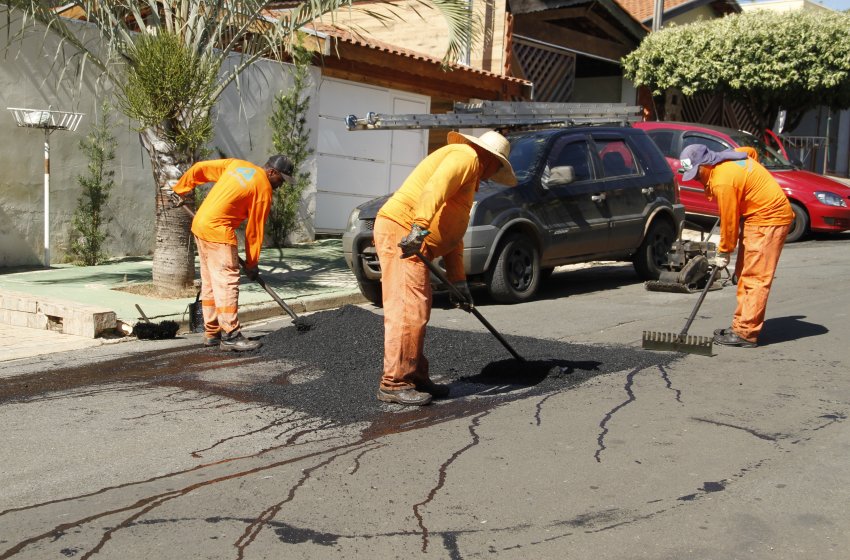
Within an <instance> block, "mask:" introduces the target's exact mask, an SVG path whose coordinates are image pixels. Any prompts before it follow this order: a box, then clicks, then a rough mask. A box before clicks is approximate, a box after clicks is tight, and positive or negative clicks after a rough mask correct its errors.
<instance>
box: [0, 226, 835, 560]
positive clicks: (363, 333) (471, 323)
mask: <svg viewBox="0 0 850 560" xmlns="http://www.w3.org/2000/svg"><path fill="white" fill-rule="evenodd" d="M848 240H850V236H846V235H845V236H843V237H841V238H837V239H819V240H813V241H807V242H804V243H799V244H794V245H790V246H788V247H786V249H785V251H784V252H783V256H782V259H781V261H780V265H779V270H778V274H777V280H776V282H775V283H774V288H773V291H772V293H771V300H770V303H769V305H768V312H767V325H766V328H765V331H764V334H763V336H762V340H761V341H760V342H761V345H760V346H759V347H758V348H755V349H739V348H724V347H718V346H715V348H714V354H715V355H714V356H712V357H705V356H694V355H684V354H672V353H656V352H649V351H645V350H642V349H641V348H640V344H641V335H642V331H643V330H654V331H671V332H678V331H679V330H680V329H681V326H682V324H683V323H684V321H685V319H686V318H687V315H688V314H689V312H690V308H691V306H692V305H693V303H694V302H695V298H696V297H697V296H696V295H695V294H671V293H657V292H653V293H651V292H647V291H645V290H644V289H643V286H642V285H641V284H639V283H638V282H637V280H636V278H635V276H634V273H633V271H632V269H631V267H630V266H629V265H627V264H623V263H605V264H601V265H599V266H596V267H590V268H582V269H572V270H563V271H556V272H555V273H554V275H553V276H552V279H551V281H550V282H549V283H548V284H547V286H546V288H545V289H544V290H543V293H542V294H541V297H540V298H538V299H537V300H536V301H533V302H529V303H526V304H522V305H516V306H500V305H493V304H489V303H487V302H486V301H484V298H483V297H482V298H481V300H482V301H481V302H480V307H479V310H480V311H481V313H482V314H483V315H484V316H485V317H486V318H487V319H488V320H489V321H490V322H491V323H492V324H493V325H494V326H495V327H496V328H497V329H499V330H500V331H501V332H502V333H504V334H505V335H506V337H507V338H508V340H509V341H510V342H511V344H512V345H514V346H515V348H516V349H517V351H518V352H519V353H520V354H521V355H523V356H525V357H527V359H528V360H529V363H528V364H526V366H525V367H524V368H523V367H521V366H520V365H519V364H517V363H516V362H515V361H514V360H512V359H511V358H510V356H509V355H507V354H506V352H505V350H504V348H502V347H501V346H500V345H499V344H498V342H496V341H495V340H494V339H493V338H492V336H491V335H489V333H487V331H486V330H485V329H484V328H483V326H482V325H480V323H478V322H477V321H476V320H475V318H474V317H472V316H470V315H468V314H465V313H463V312H461V311H457V310H443V309H435V310H434V314H433V318H432V322H431V325H432V327H433V328H431V329H430V332H429V339H428V341H426V355H428V356H429V358H431V368H432V375H434V376H435V377H438V378H440V379H441V380H443V381H446V382H450V383H451V386H452V390H453V397H452V398H450V399H448V400H445V401H440V402H436V403H435V404H434V405H432V406H429V407H425V408H422V409H405V408H403V407H400V406H397V405H386V404H382V403H378V402H377V401H376V400H374V398H373V393H374V389H375V387H376V386H377V381H378V372H379V368H380V354H381V340H380V338H379V334H380V324H381V323H380V320H381V318H380V310H379V309H375V308H373V307H371V306H362V307H357V308H343V309H340V310H334V311H327V312H321V313H318V314H314V315H312V316H311V318H312V319H313V321H315V324H316V326H315V328H314V329H313V330H311V331H310V332H309V333H306V334H298V333H297V332H295V329H294V328H293V327H291V326H290V325H289V324H288V321H287V320H285V319H281V320H280V321H276V322H269V323H264V324H257V325H254V326H253V327H252V329H251V333H253V335H254V336H259V335H263V334H266V335H267V336H266V337H265V340H266V342H267V344H266V346H265V347H264V348H263V350H262V351H260V352H255V353H251V354H247V355H241V356H233V355H228V354H220V353H217V352H216V351H214V350H213V351H210V350H206V351H205V350H201V349H199V348H198V342H199V338H197V337H194V338H193V337H187V338H186V339H183V340H175V341H161V342H159V341H157V342H154V341H148V342H141V343H128V344H126V345H125V344H120V345H109V346H103V347H97V348H92V349H88V350H86V351H83V352H68V353H62V354H53V355H51V356H50V358H49V359H39V360H31V361H16V362H10V363H7V364H3V365H2V366H0V425H2V426H3V427H4V429H3V430H2V433H0V442H2V445H3V448H4V460H3V461H2V466H0V487H2V488H3V492H2V494H0V559H3V558H39V559H40V558H120V559H122V560H124V559H133V558H204V559H212V558H216V559H217V558H222V559H230V558H236V559H243V558H244V559H250V558H280V557H286V558H346V559H348V558H370V559H374V558H411V557H420V556H422V557H433V558H448V559H472V558H500V559H502V558H517V559H519V558H522V559H527V558H559V559H560V558H588V557H593V558H595V559H601V560H604V559H623V558H652V559H659V560H660V559H663V558H701V559H702V558H717V559H728V558H755V559H760V558H765V559H767V558H770V559H777V558H788V559H792V558H793V559H801V558H819V559H832V558H835V559H839V558H844V556H845V555H846V550H848V548H850V529H848V525H847V523H846V504H847V503H848V501H850V490H848V489H850V472H848V470H847V468H846V465H847V461H848V459H850V430H848V428H847V425H848V423H847V417H848V414H850V377H848V375H847V373H846V372H847V363H848V361H850V360H848V358H850V353H848V351H847V348H846V340H847V339H848V334H850V326H848V307H847V306H846V305H844V304H843V303H836V301H838V302H840V300H841V298H842V293H841V286H842V285H843V283H844V279H845V278H847V276H848V272H850V252H848V251H847V250H846V247H844V245H845V244H846V243H847V241H848ZM734 305H735V298H734V292H733V290H732V289H731V288H728V287H727V288H724V289H723V290H721V291H715V292H710V293H709V295H708V296H707V298H706V300H705V302H704V304H703V306H702V307H701V309H700V312H699V314H698V315H697V318H696V320H695V322H694V324H693V326H692V327H691V330H690V332H691V334H704V335H709V334H710V333H711V332H712V331H713V329H715V328H718V327H722V326H727V325H728V321H729V319H730V317H731V313H732V311H733V309H734ZM249 334H250V333H249ZM376 335H377V337H378V338H377V340H376ZM554 366H557V368H555V367H554ZM561 368H566V369H563V370H562V369H561Z"/></svg>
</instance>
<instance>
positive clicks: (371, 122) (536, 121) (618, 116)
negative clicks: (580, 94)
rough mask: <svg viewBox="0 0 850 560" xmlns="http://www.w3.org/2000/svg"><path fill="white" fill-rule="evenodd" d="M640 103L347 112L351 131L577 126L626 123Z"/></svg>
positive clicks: (507, 103)
mask: <svg viewBox="0 0 850 560" xmlns="http://www.w3.org/2000/svg"><path fill="white" fill-rule="evenodd" d="M640 109H641V108H640V106H637V105H633V106H631V105H626V104H625V103H537V102H531V101H482V102H478V103H455V105H454V111H452V112H449V113H444V114H439V115H432V114H430V113H420V114H415V113H411V114H401V115H385V114H381V113H372V112H369V113H366V116H365V117H364V118H358V117H357V116H356V115H348V116H347V117H346V118H345V126H346V128H347V129H348V130H397V129H417V128H503V127H513V126H532V125H536V126H548V127H558V126H576V125H581V124H595V125H599V124H614V125H620V126H627V125H628V124H629V123H633V122H637V121H639V120H641V117H640Z"/></svg>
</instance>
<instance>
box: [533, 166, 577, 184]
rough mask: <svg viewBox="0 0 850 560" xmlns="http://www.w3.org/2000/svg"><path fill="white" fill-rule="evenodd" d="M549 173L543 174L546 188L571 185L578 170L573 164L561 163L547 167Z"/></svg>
mask: <svg viewBox="0 0 850 560" xmlns="http://www.w3.org/2000/svg"><path fill="white" fill-rule="evenodd" d="M547 171H548V173H544V174H543V179H542V180H541V183H542V184H543V187H544V188H547V189H548V188H550V187H557V186H559V185H569V184H570V183H572V182H573V181H575V180H576V172H575V169H574V168H573V166H572V165H561V166H558V167H552V168H547Z"/></svg>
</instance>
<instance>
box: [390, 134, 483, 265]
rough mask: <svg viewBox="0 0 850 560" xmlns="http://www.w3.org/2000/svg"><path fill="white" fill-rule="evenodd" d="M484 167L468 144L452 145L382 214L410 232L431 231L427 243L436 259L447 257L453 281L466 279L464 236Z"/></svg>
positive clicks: (420, 169) (423, 166)
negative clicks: (418, 228) (416, 228)
mask: <svg viewBox="0 0 850 560" xmlns="http://www.w3.org/2000/svg"><path fill="white" fill-rule="evenodd" d="M483 172H484V167H483V166H482V165H481V162H480V161H479V160H478V154H476V153H475V150H474V149H473V148H472V147H470V146H468V145H466V144H449V145H447V146H443V147H442V148H440V149H438V150H435V151H434V152H433V153H431V154H430V155H429V156H428V157H426V158H425V159H423V160H422V161H421V162H420V163H419V165H417V166H416V168H415V169H414V170H413V172H412V173H411V174H410V175H409V176H408V177H407V179H406V180H405V181H404V183H403V184H402V185H401V187H399V189H398V190H397V191H396V192H395V194H393V196H392V197H390V199H389V200H387V202H386V203H385V204H384V206H383V207H382V208H381V210H380V211H379V212H378V216H383V217H385V218H387V219H390V220H392V221H394V222H396V223H397V224H399V225H401V226H403V227H405V228H409V227H411V226H412V225H413V224H414V223H415V224H417V225H419V226H421V227H423V228H425V229H427V230H429V231H430V232H431V233H430V234H429V235H428V237H426V238H425V244H426V246H427V247H428V250H429V252H430V253H431V255H432V256H433V257H434V258H436V257H443V261H444V262H445V265H446V276H447V277H448V279H449V280H450V281H451V282H458V281H461V280H464V279H465V278H466V273H465V272H464V269H463V234H464V233H465V232H466V226H467V225H468V224H469V211H470V210H471V209H472V202H473V199H474V198H475V192H476V191H477V190H478V184H479V182H480V181H481V175H482V174H483Z"/></svg>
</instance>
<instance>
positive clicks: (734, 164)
mask: <svg viewBox="0 0 850 560" xmlns="http://www.w3.org/2000/svg"><path fill="white" fill-rule="evenodd" d="M706 190H707V191H708V194H709V196H713V197H715V198H717V206H718V207H719V209H720V244H719V245H718V247H717V250H718V252H720V253H731V252H732V251H734V250H735V247H736V246H737V245H738V228H739V226H740V221H741V218H743V219H744V220H745V221H746V222H747V223H749V224H752V225H756V226H780V225H786V224H790V223H791V222H792V221H793V220H794V212H793V211H792V210H791V204H790V203H789V202H788V197H787V196H785V192H784V191H783V190H782V188H781V187H780V186H779V183H777V182H776V179H774V178H773V176H772V175H771V174H770V172H769V171H768V170H767V169H765V168H764V167H763V166H762V165H761V164H760V163H758V162H757V161H755V160H754V159H752V158H747V159H745V160H740V161H724V162H722V163H719V164H717V165H715V166H714V168H713V169H712V170H711V174H710V175H709V179H708V185H707V186H706Z"/></svg>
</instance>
